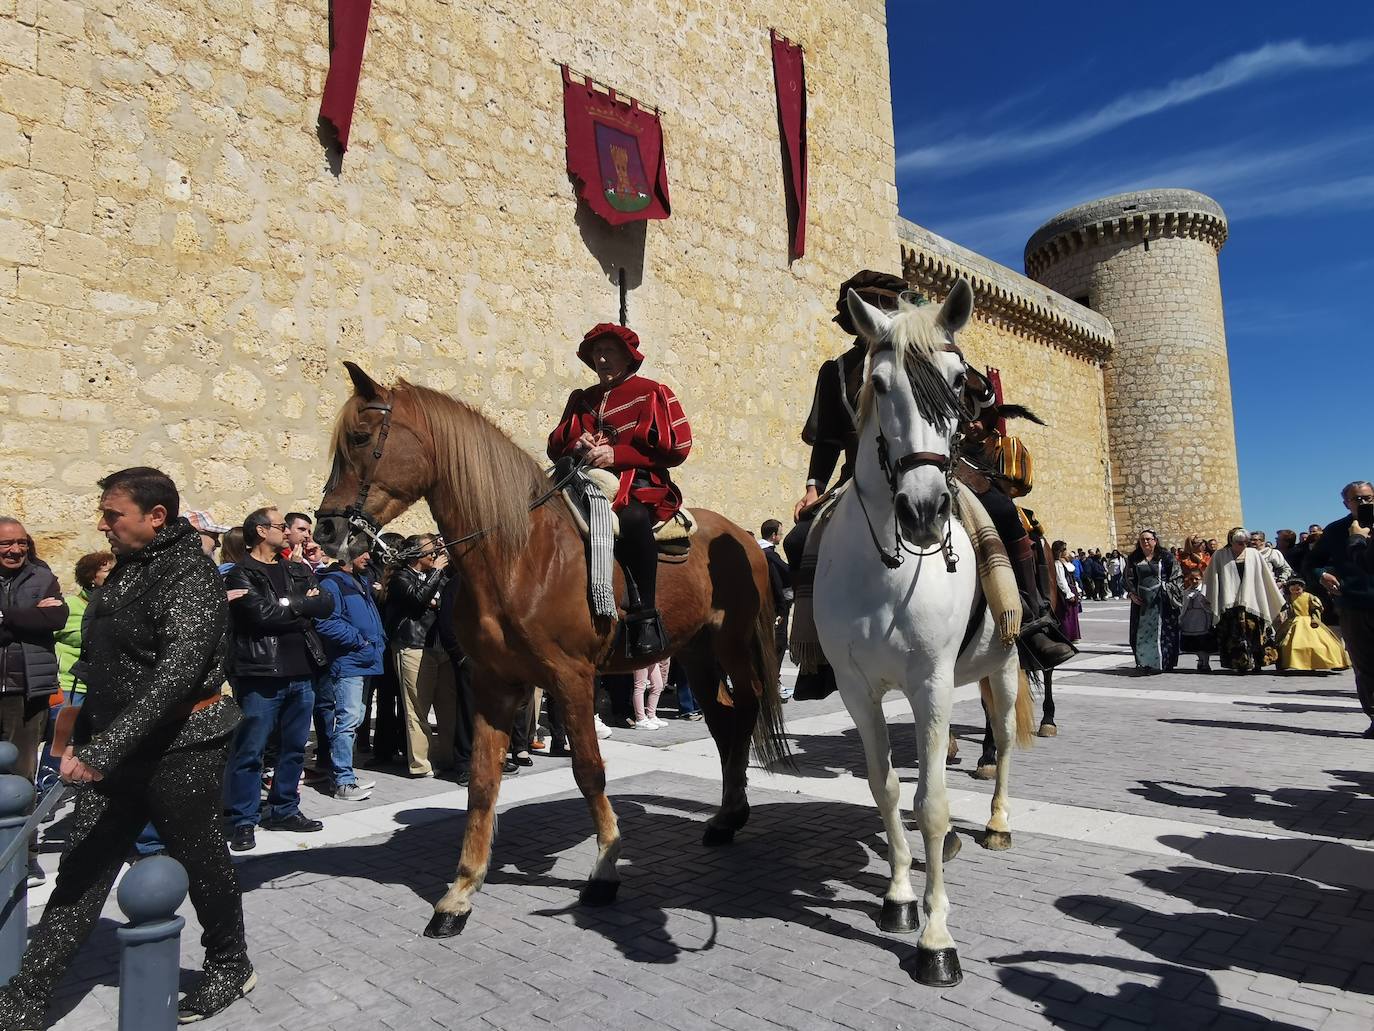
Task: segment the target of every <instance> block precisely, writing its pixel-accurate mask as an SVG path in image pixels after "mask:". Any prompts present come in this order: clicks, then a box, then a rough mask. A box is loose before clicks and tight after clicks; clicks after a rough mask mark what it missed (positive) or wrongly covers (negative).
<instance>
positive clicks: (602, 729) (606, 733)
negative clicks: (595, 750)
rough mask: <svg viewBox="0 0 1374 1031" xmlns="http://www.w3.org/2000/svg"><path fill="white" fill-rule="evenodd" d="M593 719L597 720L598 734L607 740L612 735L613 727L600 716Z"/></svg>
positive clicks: (603, 739)
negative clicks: (607, 724)
mask: <svg viewBox="0 0 1374 1031" xmlns="http://www.w3.org/2000/svg"><path fill="white" fill-rule="evenodd" d="M592 719H593V720H595V721H596V736H597V737H599V738H600V739H601V740H602V741H605V740H606V739H607V738H608V737H610V736H611V728H610V727H608V726H606V724H604V723H602V722H601V717H600V716H593V717H592Z"/></svg>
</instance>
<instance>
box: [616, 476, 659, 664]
mask: <svg viewBox="0 0 1374 1031" xmlns="http://www.w3.org/2000/svg"><path fill="white" fill-rule="evenodd" d="M619 516H620V537H619V539H618V540H617V541H616V546H615V552H616V558H618V559H620V563H621V565H623V566H624V567H625V571H626V572H627V573H629V574H630V580H631V581H632V582H631V584H630V590H629V595H630V597H629V604H628V605H627V607H626V608H627V611H626V613H625V654H626V656H627V657H628V658H631V659H637V658H646V659H647V658H649V657H650V656H654V655H661V654H663V653H664V652H666V651H667V650H668V635H667V633H666V632H665V631H664V629H663V619H662V617H661V616H660V615H659V613H658V608H657V607H656V598H657V589H658V544H657V543H656V542H655V541H654V521H653V516H652V515H651V514H650V513H649V510H648V508H646V507H645V506H644V505H643V504H642V503H641V502H638V501H631V502H630V503H629V504H627V505H626V506H625V507H624V508H623V509H621V510H620V512H619Z"/></svg>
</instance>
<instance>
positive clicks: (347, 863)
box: [238, 795, 974, 972]
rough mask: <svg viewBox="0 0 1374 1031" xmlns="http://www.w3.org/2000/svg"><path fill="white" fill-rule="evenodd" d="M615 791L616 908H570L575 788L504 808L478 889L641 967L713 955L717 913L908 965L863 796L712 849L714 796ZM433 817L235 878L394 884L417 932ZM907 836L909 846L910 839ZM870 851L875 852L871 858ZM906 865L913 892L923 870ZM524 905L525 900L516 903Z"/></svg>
mask: <svg viewBox="0 0 1374 1031" xmlns="http://www.w3.org/2000/svg"><path fill="white" fill-rule="evenodd" d="M613 801H614V804H615V808H616V815H617V816H618V818H619V823H620V829H621V835H622V841H623V843H624V850H623V852H622V859H621V864H620V873H621V877H622V884H621V889H620V893H619V899H618V901H617V903H616V904H615V905H613V906H608V907H588V906H582V905H579V904H578V900H577V895H578V892H579V890H580V889H581V887H582V884H583V880H582V878H583V876H584V875H585V873H586V872H587V871H588V870H589V869H590V861H591V856H590V850H589V849H585V848H584V849H582V857H583V858H580V859H579V860H578V861H577V867H572V866H571V864H570V862H569V857H567V856H565V855H563V853H566V852H568V851H570V850H573V849H575V848H578V847H579V846H584V845H587V844H589V843H590V839H591V835H592V826H591V821H590V819H589V818H588V816H587V807H586V803H585V802H584V801H583V800H582V799H581V798H568V799H561V800H554V801H549V802H532V803H527V804H523V805H520V806H517V807H515V808H512V809H510V810H508V811H506V812H504V813H502V814H501V816H500V821H499V827H498V837H497V840H496V844H495V848H494V850H493V856H492V866H491V870H490V872H489V873H488V876H487V885H488V886H491V885H509V886H512V887H515V888H517V889H518V892H519V893H518V895H517V897H516V899H515V901H514V907H515V910H516V912H517V914H518V913H519V912H520V911H522V910H523V912H525V913H526V914H528V917H542V918H549V919H552V920H556V921H563V922H566V923H570V924H572V925H574V926H577V927H579V928H583V929H585V930H588V931H591V932H593V933H596V934H599V935H601V936H603V937H604V938H606V939H607V940H608V941H610V942H611V943H613V944H614V946H615V948H616V949H617V950H618V951H619V952H620V953H621V954H622V955H623V956H624V957H625V958H626V959H628V960H631V961H632V962H637V963H656V964H657V963H662V964H672V963H675V962H677V961H678V959H679V956H681V955H684V954H688V953H693V952H702V951H709V950H710V949H712V948H713V947H714V944H715V930H714V928H715V925H716V922H717V921H719V920H721V919H730V920H751V919H759V920H776V921H785V922H787V923H789V924H794V925H797V924H800V925H804V926H806V927H809V928H813V929H815V930H817V931H819V932H821V933H823V934H825V935H829V936H832V937H833V938H835V939H836V942H837V946H836V947H842V946H843V945H844V943H854V942H864V943H866V944H868V945H870V946H873V947H876V948H879V949H882V950H884V951H886V952H888V953H890V954H891V955H892V956H893V957H894V958H895V959H896V960H897V962H898V965H899V966H900V967H901V969H903V970H904V971H908V972H909V971H910V970H911V969H913V968H914V964H915V961H916V938H917V936H916V935H909V936H902V937H889V936H888V935H886V934H884V933H882V932H880V931H878V929H877V926H876V921H877V915H878V910H879V907H880V904H881V896H882V894H883V893H884V891H885V890H886V888H887V876H886V871H887V864H886V844H885V842H884V840H883V838H882V836H881V834H880V833H879V831H880V828H881V825H880V822H879V820H878V818H877V814H876V813H875V811H874V810H873V808H872V807H871V806H861V805H851V804H847V803H840V802H812V801H803V802H789V803H771V804H762V805H756V806H754V807H753V809H752V812H751V816H750V821H749V824H748V826H747V827H745V828H744V829H743V830H741V831H740V832H739V836H738V838H737V839H736V842H735V844H733V845H731V846H728V847H725V848H715V849H708V848H706V847H704V846H703V845H702V844H701V834H702V829H703V826H704V823H705V820H706V818H707V817H708V816H709V815H710V814H711V813H712V812H714V806H712V805H708V804H705V803H700V802H692V801H685V800H681V799H671V798H664V797H662V796H658V795H616V796H614V798H613ZM438 815H439V813H438V811H436V810H434V809H415V810H407V811H404V812H401V813H399V814H397V819H398V821H401V823H402V826H401V827H400V828H399V829H398V830H397V831H396V833H395V834H393V835H392V836H391V837H390V838H388V839H387V840H385V841H381V842H376V843H373V844H362V843H358V842H350V843H347V844H343V845H339V846H327V847H322V848H316V849H310V850H308V851H300V852H292V853H288V854H285V855H280V856H278V855H271V856H264V857H262V858H261V859H255V860H254V861H252V862H249V863H244V864H241V865H239V867H238V872H239V877H240V880H241V882H242V884H243V888H244V890H245V892H247V891H252V890H271V888H272V887H273V886H274V885H272V884H271V882H274V881H279V882H280V884H278V885H276V886H277V887H282V886H288V887H289V886H291V885H293V884H299V883H300V879H301V878H303V877H306V878H308V877H311V876H319V877H327V878H338V877H349V876H352V877H360V878H365V879H369V880H375V881H378V882H380V883H388V884H396V885H401V886H403V887H405V888H407V889H409V890H410V891H412V892H413V893H414V894H415V895H416V896H417V898H418V899H419V900H420V901H422V902H423V903H424V904H425V905H418V904H417V905H416V906H415V907H414V925H415V930H416V932H418V931H419V930H420V929H421V928H422V927H423V926H424V925H425V923H426V921H427V920H428V919H429V917H430V913H429V911H428V907H429V905H432V904H433V903H435V902H437V901H438V899H439V898H440V896H441V895H442V894H443V893H444V891H445V890H446V889H447V880H448V878H449V877H450V876H452V873H453V870H454V869H455V867H456V864H457V860H458V848H459V843H460V840H461V836H462V831H463V822H464V821H463V814H461V813H453V814H452V817H453V818H452V819H440V818H436V817H438ZM913 845H914V848H915V851H916V853H917V854H918V855H919V854H920V852H921V848H920V839H919V836H917V837H916V840H915V841H914V842H913ZM875 854H876V855H877V856H879V857H880V858H881V862H878V863H874V856H875ZM870 867H872V868H871V869H870ZM913 873H914V875H915V876H916V882H915V887H916V888H917V889H918V890H919V889H920V887H921V884H920V880H919V873H918V871H915V870H914V871H913ZM856 891H857V893H859V896H858V897H856V894H855V893H856ZM841 895H843V896H844V897H841ZM951 901H952V904H953V907H954V909H955V911H956V912H957V909H958V907H959V906H960V905H961V904H963V905H972V904H974V900H972V899H967V898H965V899H959V898H957V897H956V898H954V899H953V900H951ZM526 903H533V904H532V905H530V907H529V908H528V909H525V908H524V906H525V904H526ZM511 905H512V903H511V900H510V897H509V893H507V895H506V897H505V898H504V899H499V900H498V899H497V898H496V897H495V896H494V895H492V894H489V893H486V894H483V893H479V894H478V895H477V896H476V897H475V899H474V909H473V917H472V922H471V923H470V924H469V929H468V932H467V933H468V934H469V935H471V934H472V933H473V929H474V928H475V927H477V926H478V925H479V924H480V922H481V920H482V915H483V912H484V911H488V912H493V911H497V910H498V907H503V906H504V907H507V908H509V907H510V906H511ZM669 910H679V911H689V912H693V913H696V914H699V915H700V916H701V917H704V918H705V922H704V923H703V924H702V926H706V925H709V926H710V927H711V930H710V932H709V933H704V934H703V935H702V937H701V939H700V940H696V941H691V942H685V941H684V942H680V941H677V940H675V939H674V938H673V936H672V934H671V933H670V932H669V930H668V928H667V924H668V915H669V914H668V911H669ZM526 919H528V918H526Z"/></svg>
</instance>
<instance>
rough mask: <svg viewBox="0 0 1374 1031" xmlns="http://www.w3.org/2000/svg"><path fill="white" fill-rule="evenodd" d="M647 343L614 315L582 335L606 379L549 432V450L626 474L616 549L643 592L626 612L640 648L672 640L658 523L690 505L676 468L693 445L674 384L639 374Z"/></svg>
mask: <svg viewBox="0 0 1374 1031" xmlns="http://www.w3.org/2000/svg"><path fill="white" fill-rule="evenodd" d="M639 347H640V343H639V337H638V336H637V335H636V334H635V333H634V332H633V331H632V330H630V329H628V328H626V327H625V326H617V325H614V324H613V323H608V322H603V323H602V324H601V325H599V326H594V327H593V328H592V329H591V330H590V331H588V333H587V335H586V336H585V337H583V338H582V344H581V346H579V347H578V349H577V356H578V357H579V358H580V359H582V361H583V362H584V363H585V364H586V365H587V366H588V367H590V368H591V369H592V370H593V371H595V372H596V374H597V377H598V379H599V382H598V383H597V384H596V385H595V386H592V387H587V388H586V389H583V390H574V391H573V392H572V394H571V395H569V397H568V403H567V405H566V406H565V407H564V409H563V417H562V418H561V419H560V420H559V421H558V425H557V426H556V427H554V430H553V432H552V433H550V434H549V457H550V458H551V459H553V460H554V461H557V460H558V459H560V458H564V457H567V456H570V455H571V456H580V457H583V458H585V460H586V462H587V464H588V465H590V466H593V467H594V468H598V469H609V470H610V471H611V472H613V473H617V474H618V475H619V477H620V489H619V490H618V491H617V492H616V496H615V500H614V501H612V503H611V507H612V508H613V509H614V510H615V512H616V514H617V515H618V516H619V518H620V537H619V539H618V540H617V541H616V546H615V547H616V557H617V558H618V559H619V560H620V563H621V565H622V566H624V568H625V569H626V571H627V572H628V573H629V574H630V577H631V579H632V580H633V581H634V584H635V587H636V588H638V592H639V605H638V606H637V607H635V608H632V609H631V610H630V611H629V612H627V613H626V617H625V619H626V624H627V629H628V630H629V634H628V638H629V640H628V645H629V648H630V651H631V653H632V654H635V655H653V654H655V653H658V652H661V651H663V650H664V649H665V648H666V647H667V640H666V637H665V635H664V634H663V628H662V622H661V620H660V619H659V614H658V609H657V603H656V587H657V580H658V546H657V545H656V544H655V542H654V526H655V525H656V524H658V523H661V522H663V521H664V520H666V519H671V518H672V517H673V516H674V515H675V514H676V513H677V510H678V509H679V508H681V507H682V494H681V492H680V491H679V490H678V489H677V487H676V486H675V485H674V484H673V481H672V479H671V478H670V477H669V475H668V470H669V469H670V468H672V467H673V466H676V465H681V464H682V462H683V461H684V460H685V459H686V458H687V454H688V452H690V451H691V450H692V429H691V427H690V426H689V425H688V423H687V416H686V415H685V414H683V411H682V405H681V404H680V403H679V402H678V399H677V395H676V394H674V393H673V392H672V390H670V389H669V388H668V387H666V386H664V385H663V384H662V383H656V382H655V381H654V380H651V379H646V378H645V377H643V376H638V375H636V373H637V372H638V371H639V367H640V365H642V364H643V363H644V355H643V354H642V353H641V352H640V350H639ZM631 597H632V598H633V595H631Z"/></svg>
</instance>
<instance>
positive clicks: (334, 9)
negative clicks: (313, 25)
mask: <svg viewBox="0 0 1374 1031" xmlns="http://www.w3.org/2000/svg"><path fill="white" fill-rule="evenodd" d="M371 14H372V0H332V2H331V3H330V5H329V75H328V76H327V77H326V78H325V80H324V96H323V97H321V98H320V117H321V118H323V119H325V120H326V121H328V122H329V123H330V124H331V125H333V126H334V131H335V132H336V133H338V136H339V149H340V150H345V151H346V150H348V130H349V128H350V127H351V126H352V125H353V105H354V103H355V102H356V101H357V99H358V80H359V79H360V78H361V77H362V74H363V48H364V47H365V46H366V45H367V19H368V17H369V16H370V15H371Z"/></svg>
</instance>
